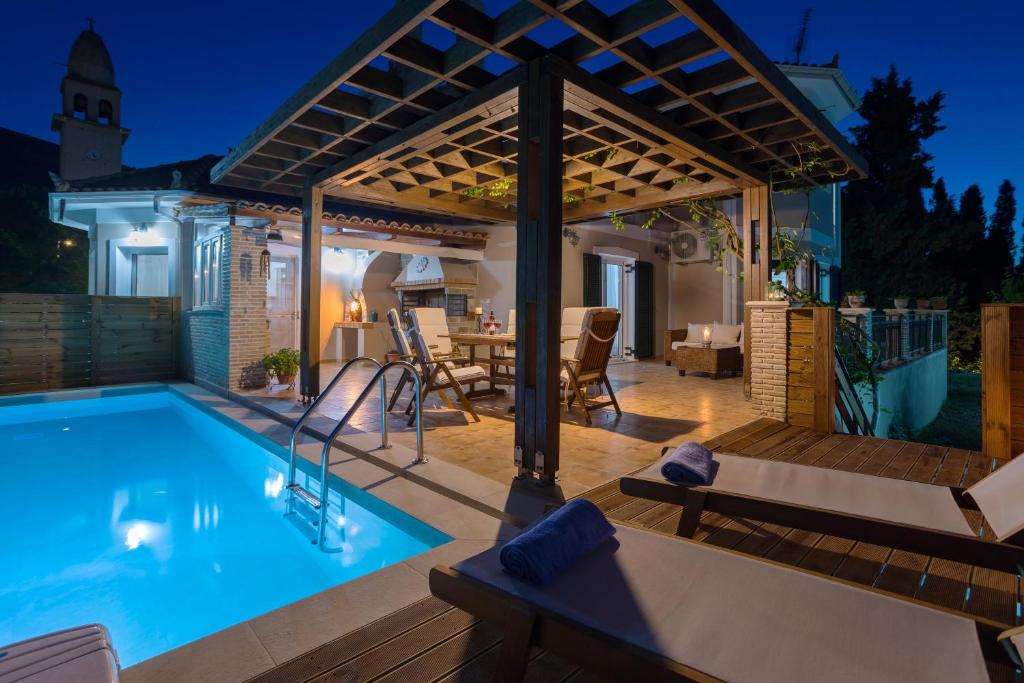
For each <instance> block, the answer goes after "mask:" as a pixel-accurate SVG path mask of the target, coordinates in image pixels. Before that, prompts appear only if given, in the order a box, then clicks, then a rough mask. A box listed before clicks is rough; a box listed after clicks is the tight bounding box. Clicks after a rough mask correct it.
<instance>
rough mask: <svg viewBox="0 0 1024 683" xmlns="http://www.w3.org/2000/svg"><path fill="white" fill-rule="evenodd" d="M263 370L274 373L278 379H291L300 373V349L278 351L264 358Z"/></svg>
mask: <svg viewBox="0 0 1024 683" xmlns="http://www.w3.org/2000/svg"><path fill="white" fill-rule="evenodd" d="M263 369H264V370H266V371H267V372H272V373H274V375H276V376H277V378H278V379H280V378H281V377H289V376H292V375H294V374H295V373H296V372H298V371H299V351H298V349H278V350H277V351H274V352H273V353H272V354H270V355H269V356H264V357H263Z"/></svg>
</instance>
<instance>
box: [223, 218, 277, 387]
mask: <svg viewBox="0 0 1024 683" xmlns="http://www.w3.org/2000/svg"><path fill="white" fill-rule="evenodd" d="M230 230H231V231H230V236H229V238H228V239H227V240H226V242H227V245H228V246H227V249H228V252H229V257H228V258H226V259H225V264H226V265H227V266H228V267H229V268H230V277H228V278H225V280H226V282H225V286H226V287H227V288H228V292H227V298H228V301H229V305H228V373H227V378H228V388H229V389H249V388H253V387H261V386H265V385H266V383H267V375H266V372H265V371H264V370H263V366H262V365H261V361H262V360H263V357H264V356H265V355H267V354H268V353H269V352H270V323H269V321H268V319H267V276H266V274H264V273H261V272H260V259H261V256H262V253H263V251H264V250H265V249H266V248H267V233H266V232H265V231H263V230H252V229H249V228H244V227H242V226H238V225H233V226H231V229H230Z"/></svg>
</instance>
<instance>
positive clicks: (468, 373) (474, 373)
mask: <svg viewBox="0 0 1024 683" xmlns="http://www.w3.org/2000/svg"><path fill="white" fill-rule="evenodd" d="M446 365H448V364H447V363H446ZM449 369H450V372H451V373H452V377H454V378H455V381H456V382H459V383H460V384H461V383H463V382H469V381H471V380H475V379H478V380H481V381H483V380H486V379H487V378H488V375H487V371H486V370H484V369H483V368H482V367H480V366H479V365H467V366H465V367H461V368H454V369H452V368H451V366H450V365H449ZM447 385H448V375H446V374H444V372H443V371H441V372H439V373H437V376H436V377H435V378H434V386H435V387H443V386H447Z"/></svg>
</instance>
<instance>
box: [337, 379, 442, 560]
mask: <svg viewBox="0 0 1024 683" xmlns="http://www.w3.org/2000/svg"><path fill="white" fill-rule="evenodd" d="M391 368H402V369H404V370H409V371H410V372H411V374H412V379H413V383H414V385H413V387H414V389H415V391H416V398H415V400H416V459H415V460H413V461H412V462H413V464H417V463H423V462H426V461H427V460H426V458H424V457H423V404H422V394H421V393H420V374H419V372H417V371H416V367H415V366H414V365H412V363H408V362H406V361H404V360H394V361H391V362H389V363H385V364H384V365H382V366H380V367H379V368H378V370H377V372H376V373H374V375H373V377H372V378H371V379H370V381H369V382H367V383H366V386H365V387H364V388H363V390H362V392H360V394H359V398H357V399H356V400H355V403H353V404H352V407H351V408H349V409H348V411H347V412H346V413H345V415H344V417H342V418H341V419H340V420H338V424H337V425H335V427H334V429H333V430H332V431H331V433H330V435H329V436H328V437H327V440H326V441H324V448H323V451H322V452H321V453H320V481H321V484H320V491H321V501H320V536H319V539H318V545H319V546H320V547H321V548H322V547H323V544H324V540H325V537H326V535H327V490H328V487H327V477H328V475H329V473H328V469H329V466H330V454H331V446H332V445H333V444H334V440H335V439H336V438H338V434H340V433H341V430H342V429H344V428H345V425H346V424H348V421H349V419H351V417H352V415H354V414H355V412H356V411H357V410H359V406H361V405H362V404H363V401H365V400H366V397H367V396H369V394H370V391H372V390H373V385H374V383H375V382H376V381H377V379H378V378H380V380H381V387H380V392H381V393H380V395H381V405H384V401H386V400H387V388H386V386H385V382H384V374H385V373H386V372H387V371H388V370H390V369H391ZM343 369H344V368H343ZM381 420H382V421H383V422H384V423H385V425H386V424H387V414H386V413H382V414H381ZM384 429H385V430H386V429H387V427H386V426H385V427H384Z"/></svg>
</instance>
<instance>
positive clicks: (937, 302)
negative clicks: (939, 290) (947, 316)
mask: <svg viewBox="0 0 1024 683" xmlns="http://www.w3.org/2000/svg"><path fill="white" fill-rule="evenodd" d="M932 308H934V309H935V310H936V311H944V310H946V297H944V296H940V297H936V298H934V299H932Z"/></svg>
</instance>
